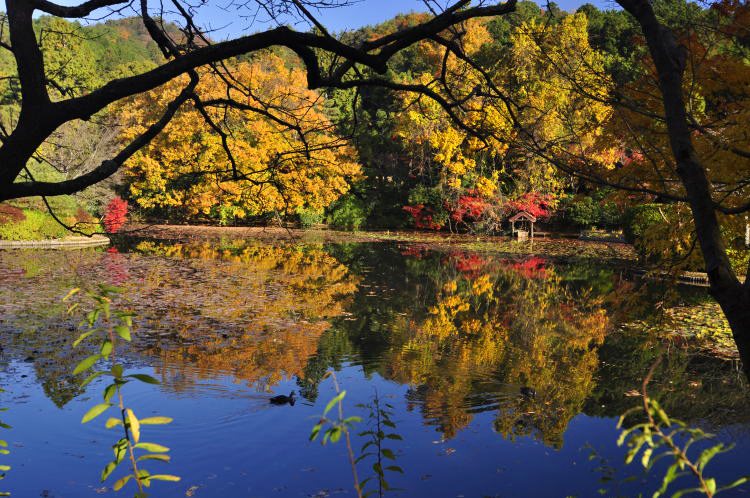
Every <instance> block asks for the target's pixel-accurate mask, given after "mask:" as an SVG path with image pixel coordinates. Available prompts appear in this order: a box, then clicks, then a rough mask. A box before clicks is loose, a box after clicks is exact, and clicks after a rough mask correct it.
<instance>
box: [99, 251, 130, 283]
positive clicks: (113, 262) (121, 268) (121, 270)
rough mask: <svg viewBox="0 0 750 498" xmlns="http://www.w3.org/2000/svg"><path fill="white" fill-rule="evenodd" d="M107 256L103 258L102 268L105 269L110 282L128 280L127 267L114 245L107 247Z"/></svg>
mask: <svg viewBox="0 0 750 498" xmlns="http://www.w3.org/2000/svg"><path fill="white" fill-rule="evenodd" d="M107 253H108V254H109V256H108V257H107V258H105V259H104V269H105V270H107V275H108V276H109V281H110V283H111V284H114V285H118V284H122V283H124V282H127V280H128V276H129V274H128V268H127V266H126V265H125V262H124V261H123V256H122V254H120V251H118V250H117V248H116V247H110V248H108V249H107Z"/></svg>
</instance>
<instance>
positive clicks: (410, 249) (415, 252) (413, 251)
mask: <svg viewBox="0 0 750 498" xmlns="http://www.w3.org/2000/svg"><path fill="white" fill-rule="evenodd" d="M428 252H430V250H429V249H427V248H426V247H425V246H422V245H419V244H412V245H408V246H406V249H404V250H403V251H401V255H402V256H411V257H413V258H417V259H422V258H424V257H426V256H427V253H428Z"/></svg>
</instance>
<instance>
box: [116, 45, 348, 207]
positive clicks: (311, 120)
mask: <svg viewBox="0 0 750 498" xmlns="http://www.w3.org/2000/svg"><path fill="white" fill-rule="evenodd" d="M232 72H233V76H234V78H235V81H236V84H237V85H241V86H242V87H244V88H252V89H253V90H252V94H251V95H252V96H251V97H248V98H246V104H245V106H246V108H247V109H248V110H249V109H253V108H256V109H261V108H262V107H263V106H269V107H271V106H272V108H273V109H274V111H275V112H276V113H278V114H279V115H283V116H284V119H285V120H286V122H289V123H292V124H293V125H294V127H295V130H294V131H290V130H288V129H287V127H286V126H285V125H283V124H280V123H279V122H278V120H274V119H272V117H271V116H272V115H271V114H270V113H268V115H263V114H262V113H260V112H248V110H244V109H235V108H230V109H227V110H226V111H220V110H219V109H217V107H215V106H214V104H215V103H217V102H223V101H226V100H227V98H229V99H233V100H237V101H240V100H241V99H242V95H241V94H239V92H236V91H233V90H230V91H229V93H228V94H227V91H226V88H225V85H224V84H223V81H222V80H221V79H220V78H219V77H217V76H216V75H214V74H208V75H206V76H205V77H203V78H201V84H200V85H199V86H198V87H197V88H196V90H195V91H196V93H197V94H198V95H200V99H201V101H202V102H203V103H204V104H205V106H204V107H200V108H198V109H195V108H184V109H182V110H181V111H179V112H178V113H177V114H176V115H175V117H174V118H173V119H172V121H171V122H170V124H169V125H167V127H166V128H165V133H162V134H160V135H159V136H158V137H156V138H155V139H154V140H153V141H152V142H151V143H150V144H149V145H148V146H146V147H144V148H143V149H142V150H140V151H139V152H137V153H136V154H135V155H134V156H133V157H132V158H131V159H130V161H128V163H127V164H126V168H125V179H126V181H127V182H128V184H129V189H130V196H131V197H132V198H133V199H135V200H136V202H137V203H138V204H139V205H141V206H143V207H146V208H152V207H162V208H164V207H177V208H179V209H180V210H181V211H182V212H183V215H186V216H194V215H196V214H202V215H209V214H211V215H214V216H218V217H220V218H221V220H222V221H225V220H226V218H229V217H240V218H243V217H245V216H257V215H262V214H265V213H289V214H291V213H295V212H296V211H297V210H299V209H301V208H311V209H322V208H323V207H325V206H327V205H328V204H330V203H331V202H332V201H333V200H335V199H336V198H337V197H339V196H340V195H341V194H343V193H345V192H346V191H347V190H348V189H349V184H350V183H351V182H352V181H354V180H356V179H357V178H358V176H359V175H360V168H359V165H358V164H357V161H356V153H355V152H354V151H353V150H352V149H351V148H350V147H348V146H347V142H346V141H345V140H342V139H340V138H338V137H337V136H336V134H335V133H334V131H335V130H334V124H333V123H332V122H331V121H330V119H328V118H327V116H326V115H325V114H324V111H325V109H324V98H323V96H322V95H320V94H319V93H318V92H316V91H314V90H308V89H307V88H306V86H305V83H306V81H305V75H304V71H302V70H301V69H298V68H289V67H287V66H286V65H285V63H284V61H283V60H282V59H281V58H280V57H279V56H276V55H273V54H261V55H260V56H258V57H257V58H256V59H255V60H254V61H253V62H243V63H239V64H238V65H237V67H235V68H233V70H232ZM184 83H185V82H184V81H179V79H178V80H175V81H173V82H170V83H168V84H167V85H165V86H164V87H162V88H160V89H159V90H154V91H151V92H148V93H145V94H142V95H139V96H138V97H136V98H135V99H132V100H128V101H125V102H124V103H123V104H122V105H121V106H118V107H119V109H120V112H118V115H119V118H120V119H119V120H120V122H122V123H128V124H129V125H128V126H127V127H126V129H125V131H124V133H123V139H124V140H126V141H127V140H132V139H133V138H134V137H135V136H138V135H139V134H140V133H142V132H143V125H142V124H141V123H146V122H149V121H151V120H153V119H154V117H155V116H154V114H155V113H156V112H157V111H156V110H158V109H160V108H161V107H162V106H163V105H165V104H166V103H167V102H168V101H169V100H171V99H172V98H174V96H175V95H177V94H178V93H179V92H180V87H181V85H182V84H184ZM201 113H203V114H204V115H205V116H207V117H208V118H209V119H208V120H206V119H202V115H201ZM209 123H212V124H213V126H214V127H215V128H213V127H212V126H211V124H209ZM226 150H229V151H231V158H232V162H231V163H230V164H228V165H226V166H221V165H222V164H223V163H224V160H225V158H226ZM233 178H236V179H233Z"/></svg>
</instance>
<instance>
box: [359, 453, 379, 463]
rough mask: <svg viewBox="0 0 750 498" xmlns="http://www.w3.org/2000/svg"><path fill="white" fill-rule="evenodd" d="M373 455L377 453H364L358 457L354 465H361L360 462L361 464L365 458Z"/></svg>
mask: <svg viewBox="0 0 750 498" xmlns="http://www.w3.org/2000/svg"><path fill="white" fill-rule="evenodd" d="M373 455H375V453H370V452H368V453H362V454H361V455H359V456H358V457H357V458H356V459H355V460H354V463H359V462H361V461H362V460H364V459H365V458H367V457H368V456H373Z"/></svg>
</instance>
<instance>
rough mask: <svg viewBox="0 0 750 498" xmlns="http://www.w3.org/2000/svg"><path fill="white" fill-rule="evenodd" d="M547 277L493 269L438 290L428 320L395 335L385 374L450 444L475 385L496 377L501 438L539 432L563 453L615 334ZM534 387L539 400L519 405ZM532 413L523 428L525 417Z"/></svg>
mask: <svg viewBox="0 0 750 498" xmlns="http://www.w3.org/2000/svg"><path fill="white" fill-rule="evenodd" d="M547 275H548V278H546V279H528V278H523V277H522V276H520V275H518V274H517V273H515V272H513V271H507V272H505V271H500V272H498V271H497V269H495V270H494V271H489V270H488V271H486V272H485V273H483V274H480V275H476V276H472V277H467V276H464V277H462V278H459V279H454V280H451V281H449V282H447V283H445V284H444V285H442V286H441V290H440V291H439V292H438V296H437V304H436V305H435V306H433V307H431V308H430V310H429V311H430V313H429V314H428V315H427V316H426V317H425V318H424V319H423V320H421V321H418V322H416V323H414V322H412V323H410V324H409V325H408V326H406V327H403V328H398V329H397V330H396V332H394V334H395V335H396V337H399V340H401V341H402V344H403V345H402V346H400V347H396V348H394V349H392V352H391V356H390V357H389V358H388V361H387V366H386V369H387V372H386V376H387V377H388V378H392V379H394V380H396V381H399V382H404V383H409V384H412V385H414V386H417V388H418V392H420V393H421V395H422V396H423V402H424V411H425V415H426V416H427V418H428V419H436V420H437V423H438V424H439V426H440V429H441V430H442V431H443V432H444V434H445V436H446V437H453V436H455V435H456V433H457V432H458V431H459V430H460V429H461V428H462V427H465V426H466V425H468V424H469V422H470V421H471V418H472V417H471V415H470V414H469V413H468V412H467V400H468V399H470V398H471V396H472V392H473V389H474V385H473V384H474V382H476V379H494V380H493V382H495V383H496V384H497V385H498V386H500V387H498V391H499V392H501V393H502V392H503V389H505V386H516V387H515V388H511V389H510V392H508V391H507V390H506V391H505V394H504V395H502V396H500V401H499V402H498V415H497V420H496V422H495V426H496V430H497V431H498V432H499V433H501V434H502V435H504V436H505V437H512V436H515V435H518V434H536V435H537V436H538V437H540V438H541V439H542V440H543V441H544V442H545V443H546V444H550V445H552V446H555V447H559V446H560V445H561V444H562V434H563V433H564V432H565V429H566V426H567V423H568V421H569V420H570V418H572V417H573V416H574V415H576V414H578V413H579V412H580V410H581V407H582V404H583V402H584V400H585V399H586V397H587V395H588V394H589V393H590V392H591V391H592V390H593V388H594V384H595V381H594V379H593V373H594V371H595V370H596V367H597V364H598V358H597V353H596V350H594V349H592V348H591V346H592V345H595V344H601V343H602V342H603V340H604V336H605V333H606V331H607V330H608V327H609V319H608V317H607V315H606V313H605V312H604V310H602V309H596V308H594V309H585V310H581V309H580V306H575V305H573V302H572V297H571V296H569V295H568V294H567V292H566V291H565V290H564V288H563V287H562V285H561V282H560V281H559V279H558V278H557V277H556V276H555V275H554V273H553V272H552V271H551V270H548V272H547ZM521 385H528V386H533V387H534V389H536V391H537V392H538V395H537V398H536V399H534V400H522V399H520V398H519V397H518V386H521ZM523 411H525V412H530V414H528V415H526V416H525V417H526V419H527V420H525V421H524V422H523V423H518V420H519V417H520V414H521V413H522V412H523Z"/></svg>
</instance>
